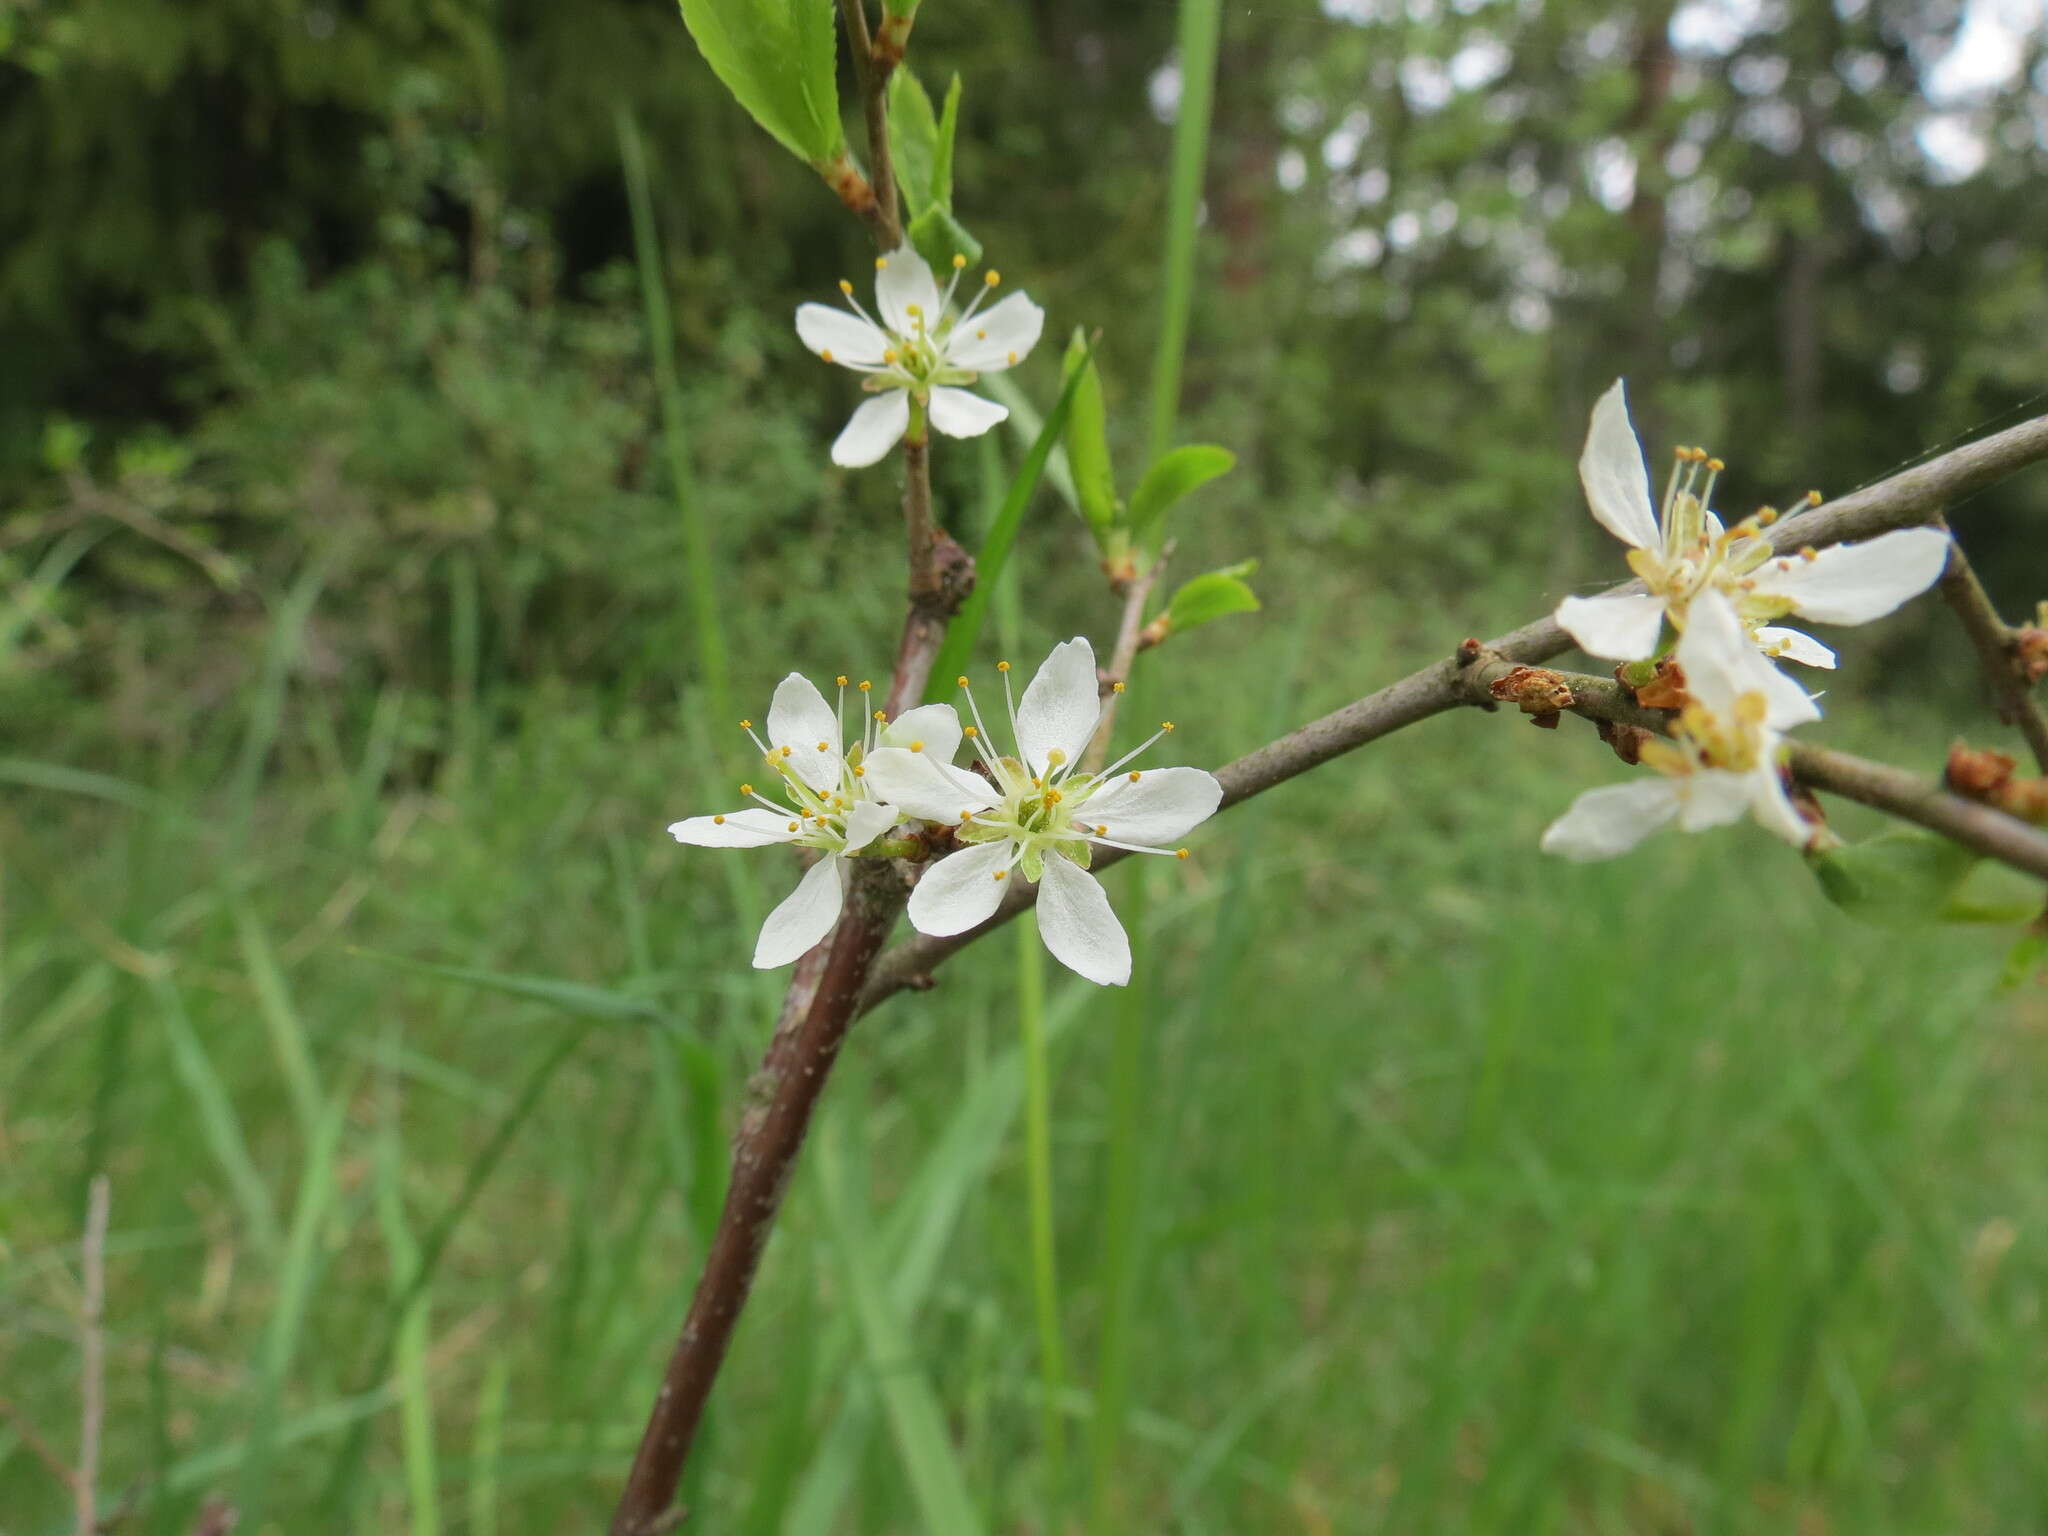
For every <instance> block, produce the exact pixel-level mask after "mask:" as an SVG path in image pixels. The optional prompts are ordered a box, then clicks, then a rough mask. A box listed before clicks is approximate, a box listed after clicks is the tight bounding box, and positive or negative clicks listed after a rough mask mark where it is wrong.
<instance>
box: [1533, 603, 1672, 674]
mask: <svg viewBox="0 0 2048 1536" xmlns="http://www.w3.org/2000/svg"><path fill="white" fill-rule="evenodd" d="M1557 622H1558V623H1560V624H1562V625H1563V626H1564V629H1565V633H1566V634H1568V635H1570V636H1571V637H1572V638H1573V639H1574V640H1576V641H1578V642H1579V649H1580V650H1582V651H1584V652H1585V653H1586V654H1587V655H1588V656H1604V657H1606V658H1607V660H1609V661H1641V660H1643V659H1644V658H1645V657H1647V656H1649V655H1651V654H1652V653H1654V652H1655V651H1656V649H1657V636H1658V635H1659V634H1660V633H1661V632H1662V631H1663V628H1664V599H1663V598H1661V597H1652V596H1650V595H1649V594H1648V593H1644V594H1643V595H1642V596H1640V597H1568V598H1566V599H1565V600H1564V601H1563V602H1561V603H1559V604H1558V605H1557Z"/></svg>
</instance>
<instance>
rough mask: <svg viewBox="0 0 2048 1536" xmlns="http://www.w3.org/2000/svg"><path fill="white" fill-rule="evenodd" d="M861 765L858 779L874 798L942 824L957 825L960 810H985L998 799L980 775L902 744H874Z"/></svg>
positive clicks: (922, 818)
mask: <svg viewBox="0 0 2048 1536" xmlns="http://www.w3.org/2000/svg"><path fill="white" fill-rule="evenodd" d="M861 767H862V768H863V769H864V770H865V776H864V777H863V778H862V780H861V782H862V783H863V784H865V785H866V786H867V791H868V793H869V794H871V795H873V796H874V797H875V798H876V799H877V800H881V801H884V802H886V803H887V804H889V805H893V806H895V807H896V808H897V809H898V810H901V811H905V812H907V813H909V814H910V815H912V816H915V817H918V818H919V819H920V820H923V821H936V822H939V823H940V824H942V825H944V826H949V827H950V826H953V825H955V824H957V823H958V822H959V820H960V813H961V812H962V811H985V810H987V809H988V808H989V807H990V806H992V805H994V804H995V803H996V801H997V799H998V798H1000V797H999V796H998V795H997V794H996V792H995V790H994V789H993V788H991V787H990V785H989V782H988V780H986V779H984V778H982V777H981V776H980V775H979V774H973V773H969V772H967V771H966V770H965V769H964V768H955V767H953V766H952V765H951V764H948V763H943V762H940V761H939V760H938V759H937V758H934V757H932V756H930V755H928V754H927V753H923V752H911V751H909V750H907V749H905V748H903V747H877V748H876V749H875V750H874V751H872V752H870V753H869V754H868V755H867V759H866V761H864V762H863V763H862V764H861Z"/></svg>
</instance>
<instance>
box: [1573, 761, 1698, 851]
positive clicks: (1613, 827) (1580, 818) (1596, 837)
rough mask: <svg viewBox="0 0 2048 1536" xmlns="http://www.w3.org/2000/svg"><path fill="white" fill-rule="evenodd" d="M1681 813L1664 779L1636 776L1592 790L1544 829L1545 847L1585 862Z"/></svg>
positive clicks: (1633, 841) (1632, 842)
mask: <svg viewBox="0 0 2048 1536" xmlns="http://www.w3.org/2000/svg"><path fill="white" fill-rule="evenodd" d="M1677 814H1678V795H1677V792H1676V791H1675V790H1674V789H1673V787H1672V781H1671V780H1669V779H1666V778H1662V777H1659V778H1654V779H1636V780H1633V781H1631V782H1630V783H1627V784H1605V785H1602V786H1601V787H1600V788H1599V789H1589V790H1587V791H1586V792H1585V793H1584V794H1582V795H1580V796H1579V798H1578V799H1576V800H1574V801H1573V802H1572V803H1571V808H1570V809H1569V810H1567V811H1566V812H1565V813H1564V814H1563V815H1562V816H1560V817H1558V818H1557V820H1555V821H1553V822H1552V823H1551V824H1550V826H1549V828H1548V829H1547V830H1546V831H1545V832H1544V834H1543V851H1544V852H1545V853H1555V854H1560V855H1562V856H1563V857H1565V858H1567V859H1576V860H1577V861H1579V862H1580V863H1582V864H1586V863H1591V862H1592V861H1594V860H1596V859H1611V858H1613V857H1614V856H1615V855H1616V854H1620V853H1627V852H1628V851H1629V849H1631V848H1633V847H1635V845H1636V844H1637V843H1640V842H1641V841H1642V840H1643V839H1644V838H1646V837H1648V836H1649V835H1650V834H1651V833H1652V832H1654V831H1656V830H1657V829H1658V828H1659V827H1661V826H1663V825H1664V823H1665V822H1667V821H1669V820H1670V819H1671V818H1672V817H1674V816H1676V815H1677Z"/></svg>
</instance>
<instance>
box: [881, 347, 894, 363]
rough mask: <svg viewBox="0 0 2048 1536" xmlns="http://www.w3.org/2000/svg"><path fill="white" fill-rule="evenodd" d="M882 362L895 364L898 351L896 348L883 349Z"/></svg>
mask: <svg viewBox="0 0 2048 1536" xmlns="http://www.w3.org/2000/svg"><path fill="white" fill-rule="evenodd" d="M882 361H883V362H885V363H893V362H895V361H896V349H895V348H894V347H884V348H883V349H882Z"/></svg>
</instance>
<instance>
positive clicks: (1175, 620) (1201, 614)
mask: <svg viewBox="0 0 2048 1536" xmlns="http://www.w3.org/2000/svg"><path fill="white" fill-rule="evenodd" d="M1258 568H1259V562H1258V561H1256V560H1241V561H1239V562H1238V563H1237V564H1236V565H1229V566H1225V567H1224V568H1223V569H1222V570H1220V571H1207V572H1205V573H1203V574H1202V575H1200V576H1197V577H1194V578H1193V579H1192V580H1189V581H1186V582H1183V583H1182V584H1181V588H1180V590H1179V591H1178V592H1176V593H1174V594H1173V601H1172V602H1170V603H1168V604H1167V605H1166V613H1165V614H1164V618H1165V619H1166V628H1167V632H1168V633H1169V634H1176V635H1177V634H1179V633H1181V631H1183V630H1189V629H1194V628H1196V627H1197V626H1198V625H1202V624H1207V623H1208V622H1209V621H1210V620H1211V619H1220V618H1224V617H1226V616H1227V615H1229V614H1233V613H1255V612H1257V611H1258V607H1259V599H1258V597H1257V595H1256V594H1255V593H1254V592H1253V591H1252V589H1251V588H1250V587H1248V586H1247V585H1245V581H1244V578H1245V577H1247V576H1249V575H1251V574H1252V572H1254V571H1256V570H1257V569H1258Z"/></svg>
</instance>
